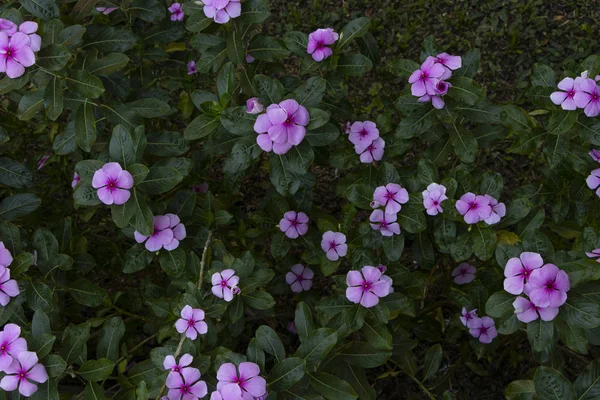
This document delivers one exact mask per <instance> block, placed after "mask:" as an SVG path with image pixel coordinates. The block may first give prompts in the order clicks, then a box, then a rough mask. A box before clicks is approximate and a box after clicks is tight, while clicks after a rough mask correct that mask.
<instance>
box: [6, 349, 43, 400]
mask: <svg viewBox="0 0 600 400" xmlns="http://www.w3.org/2000/svg"><path fill="white" fill-rule="evenodd" d="M5 372H6V376H5V377H4V378H2V381H0V388H2V389H3V390H5V391H7V392H11V391H13V390H16V389H17V387H18V388H19V393H20V394H21V395H22V396H25V397H29V396H31V395H32V394H34V393H35V392H36V391H37V389H38V387H37V385H36V384H35V383H32V381H33V382H37V383H44V382H46V381H47V380H48V373H46V368H44V366H43V365H42V364H38V357H37V354H35V353H34V352H33V351H22V352H20V353H19V354H18V355H17V357H16V359H13V362H12V363H11V364H10V365H9V366H8V367H7V368H6V370H5Z"/></svg>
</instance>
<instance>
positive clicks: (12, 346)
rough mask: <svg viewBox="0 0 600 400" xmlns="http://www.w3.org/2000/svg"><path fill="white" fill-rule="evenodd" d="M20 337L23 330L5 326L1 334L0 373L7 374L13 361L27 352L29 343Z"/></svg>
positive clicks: (13, 325)
mask: <svg viewBox="0 0 600 400" xmlns="http://www.w3.org/2000/svg"><path fill="white" fill-rule="evenodd" d="M20 336H21V328H20V327H19V325H15V324H6V325H4V330H3V331H1V332H0V372H6V369H7V368H8V367H9V366H10V365H11V364H12V362H13V359H16V358H17V356H18V355H19V354H20V353H21V352H23V351H27V342H26V341H25V339H23V338H22V337H20ZM12 390H14V389H12Z"/></svg>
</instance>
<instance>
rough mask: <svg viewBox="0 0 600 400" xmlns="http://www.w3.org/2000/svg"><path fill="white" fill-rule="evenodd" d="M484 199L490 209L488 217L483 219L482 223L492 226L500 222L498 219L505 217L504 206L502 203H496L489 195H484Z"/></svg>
mask: <svg viewBox="0 0 600 400" xmlns="http://www.w3.org/2000/svg"><path fill="white" fill-rule="evenodd" d="M485 198H486V199H488V201H489V207H490V209H491V212H490V216H489V217H487V218H486V219H484V222H485V223H486V224H488V225H494V224H497V223H498V222H500V219H501V218H502V217H504V216H505V215H506V206H505V205H504V203H500V202H498V200H496V199H495V198H493V197H492V196H490V195H489V194H486V195H485Z"/></svg>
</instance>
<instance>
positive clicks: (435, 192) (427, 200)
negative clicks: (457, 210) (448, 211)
mask: <svg viewBox="0 0 600 400" xmlns="http://www.w3.org/2000/svg"><path fill="white" fill-rule="evenodd" d="M447 199H448V196H446V187H445V186H443V185H438V184H437V183H431V184H430V185H429V186H427V189H426V190H424V191H423V207H425V210H426V212H427V214H428V215H437V214H438V213H443V212H444V210H443V209H442V202H443V201H444V200H447Z"/></svg>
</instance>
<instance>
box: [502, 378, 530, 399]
mask: <svg viewBox="0 0 600 400" xmlns="http://www.w3.org/2000/svg"><path fill="white" fill-rule="evenodd" d="M504 396H505V397H506V399H507V400H533V398H534V396H535V385H534V383H533V381H512V382H511V383H509V384H508V386H507V387H506V390H505V391H504Z"/></svg>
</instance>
